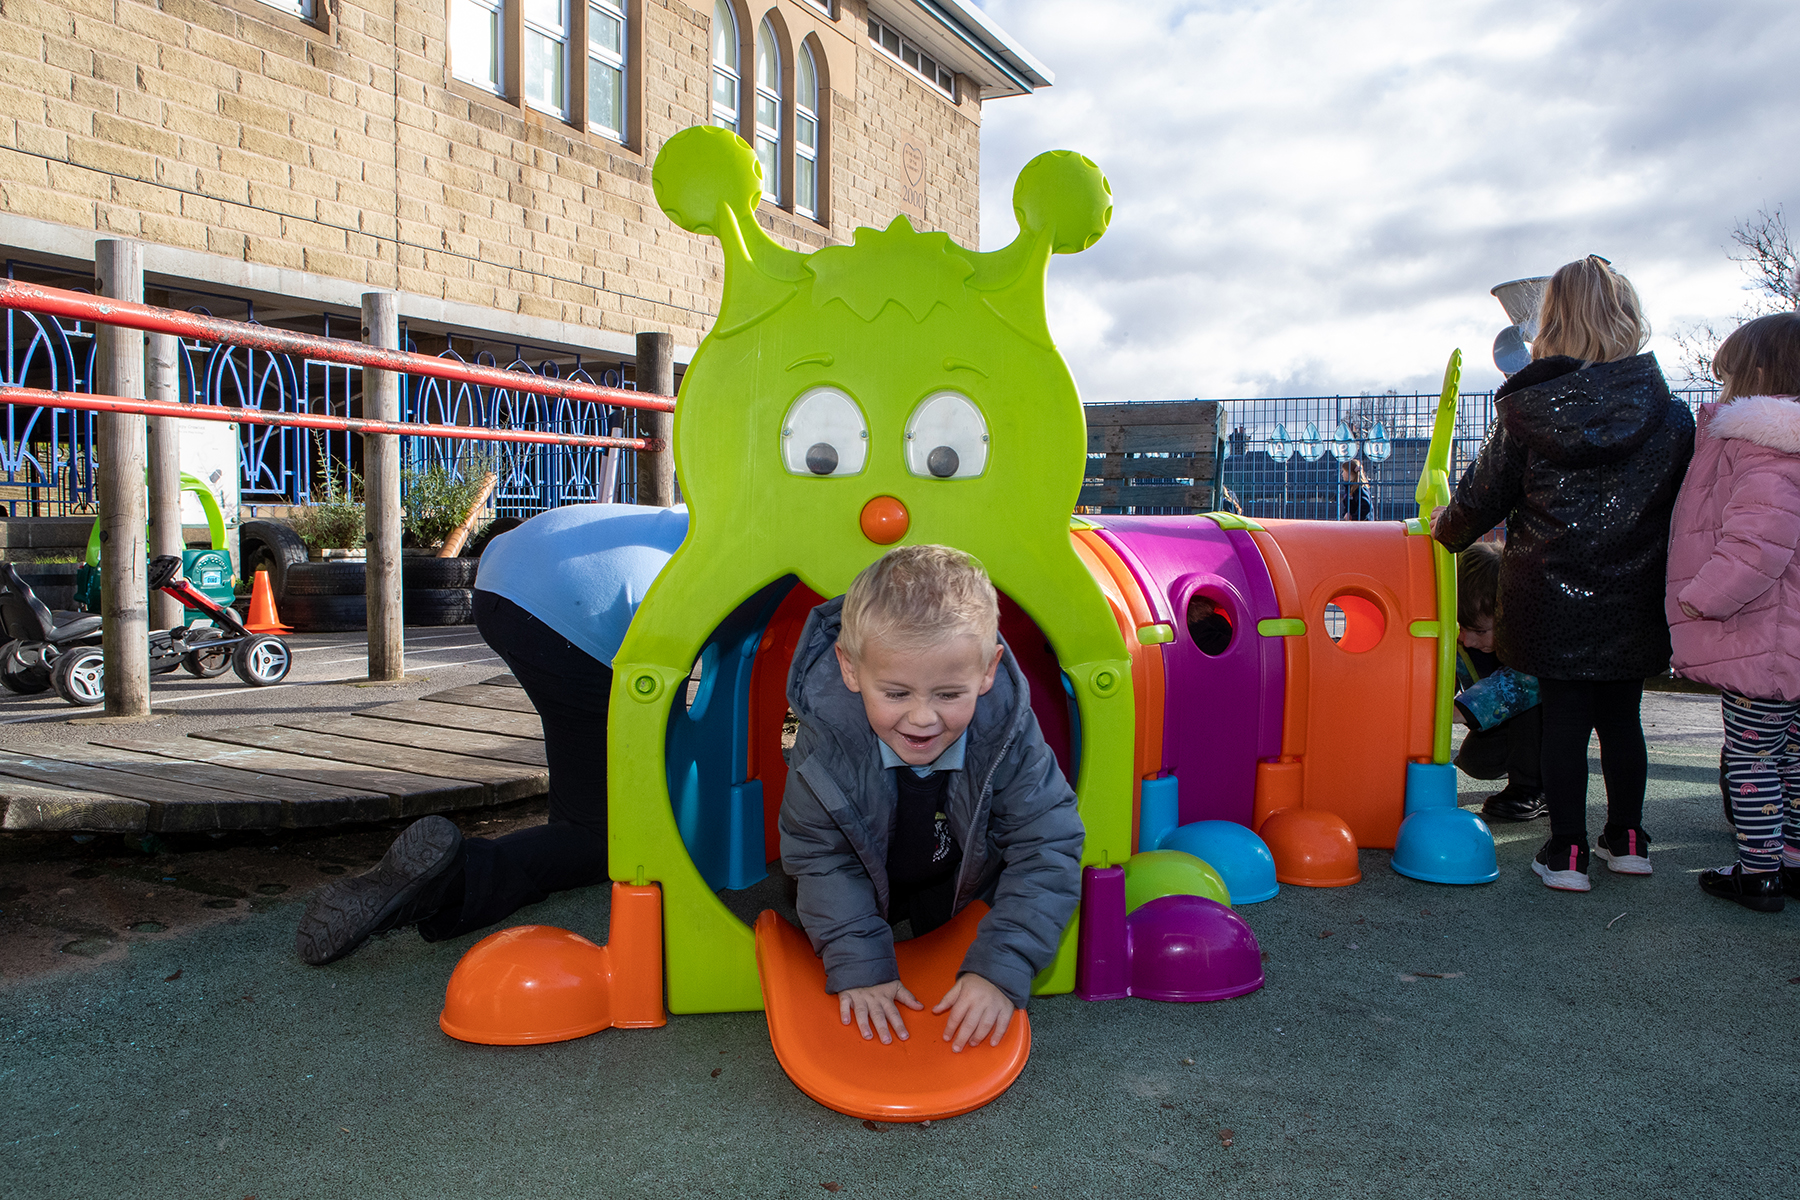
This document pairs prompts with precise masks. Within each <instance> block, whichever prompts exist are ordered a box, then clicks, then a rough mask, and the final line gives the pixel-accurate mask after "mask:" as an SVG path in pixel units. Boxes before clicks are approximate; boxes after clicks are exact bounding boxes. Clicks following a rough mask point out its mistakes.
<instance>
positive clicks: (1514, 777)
mask: <svg viewBox="0 0 1800 1200" xmlns="http://www.w3.org/2000/svg"><path fill="white" fill-rule="evenodd" d="M1543 741H1544V709H1543V706H1542V705H1536V706H1533V707H1531V708H1528V709H1526V710H1525V711H1524V712H1522V713H1520V714H1519V715H1518V716H1516V717H1514V718H1512V719H1511V720H1510V721H1502V722H1500V724H1498V725H1496V726H1494V727H1493V728H1492V729H1471V730H1469V732H1468V733H1467V734H1466V735H1465V736H1464V737H1463V743H1462V748H1461V749H1459V750H1457V752H1456V766H1457V769H1458V770H1460V771H1461V772H1462V773H1463V774H1465V775H1468V776H1470V777H1471V778H1474V779H1505V780H1506V781H1507V782H1508V783H1509V784H1513V785H1515V786H1517V787H1520V788H1523V789H1525V790H1526V791H1530V792H1541V791H1543V790H1544V776H1543V770H1542V767H1541V763H1542V761H1543V749H1542V746H1543Z"/></svg>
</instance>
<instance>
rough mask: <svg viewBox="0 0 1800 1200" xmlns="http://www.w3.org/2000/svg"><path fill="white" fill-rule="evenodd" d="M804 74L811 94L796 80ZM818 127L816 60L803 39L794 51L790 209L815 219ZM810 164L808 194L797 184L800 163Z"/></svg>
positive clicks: (819, 127) (817, 175)
mask: <svg viewBox="0 0 1800 1200" xmlns="http://www.w3.org/2000/svg"><path fill="white" fill-rule="evenodd" d="M802 68H804V74H810V75H811V76H812V95H810V96H807V95H805V94H804V93H803V91H802V89H801V86H800V82H801V79H802V76H803V71H802ZM809 125H810V126H811V127H812V143H811V145H808V144H807V140H806V138H804V137H803V136H801V135H802V134H803V133H804V132H805V130H806V128H807V126H809ZM821 128H822V125H821V122H820V121H819V61H818V59H817V57H815V56H814V54H813V51H812V47H811V46H809V45H807V44H806V43H805V42H801V43H800V45H799V46H798V47H797V48H796V49H795V51H794V211H795V212H797V213H800V214H802V215H803V216H808V217H813V218H815V219H817V217H818V215H819V140H820V130H821ZM802 162H808V163H811V164H812V195H810V196H808V195H805V194H804V193H803V192H802V191H801V186H800V164H801V163H802Z"/></svg>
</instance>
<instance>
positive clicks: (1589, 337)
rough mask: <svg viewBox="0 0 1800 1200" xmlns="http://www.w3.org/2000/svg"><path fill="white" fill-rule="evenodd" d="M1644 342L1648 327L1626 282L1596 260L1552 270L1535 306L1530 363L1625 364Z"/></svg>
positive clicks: (1589, 258) (1593, 257)
mask: <svg viewBox="0 0 1800 1200" xmlns="http://www.w3.org/2000/svg"><path fill="white" fill-rule="evenodd" d="M1649 340H1650V323H1649V322H1648V321H1646V320H1645V319H1644V306H1643V303H1642V302H1641V301H1640V300H1639V299H1638V294H1637V289H1636V288H1634V287H1632V286H1631V280H1629V279H1627V278H1625V276H1623V275H1621V274H1619V273H1618V272H1617V271H1615V270H1613V269H1612V264H1611V263H1609V262H1607V261H1606V260H1605V259H1604V258H1601V257H1600V256H1599V255H1598V254H1590V255H1588V256H1587V257H1586V258H1581V259H1577V260H1575V261H1574V262H1572V263H1565V264H1564V265H1562V266H1560V267H1558V268H1557V269H1556V274H1554V275H1552V276H1551V277H1550V282H1548V283H1546V284H1545V285H1544V293H1543V296H1542V298H1541V299H1540V300H1539V301H1538V335H1537V338H1536V340H1535V341H1533V342H1532V343H1531V357H1532V358H1533V359H1534V360H1535V359H1539V358H1549V357H1550V356H1552V355H1556V354H1566V355H1568V356H1569V357H1570V358H1579V359H1581V360H1583V361H1584V362H1591V363H1606V362H1616V361H1617V360H1619V359H1621V358H1630V357H1631V356H1632V355H1633V354H1636V353H1637V352H1638V351H1639V350H1642V349H1643V348H1644V343H1645V342H1647V341H1649Z"/></svg>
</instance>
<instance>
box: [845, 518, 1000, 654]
mask: <svg viewBox="0 0 1800 1200" xmlns="http://www.w3.org/2000/svg"><path fill="white" fill-rule="evenodd" d="M959 636H969V637H973V638H975V639H976V641H977V642H979V643H980V645H981V647H982V654H983V656H984V657H991V656H992V655H993V653H994V647H995V646H996V645H998V644H999V636H1000V600H999V597H998V596H997V595H996V594H995V592H994V585H993V584H992V583H991V582H989V580H988V577H987V571H986V570H984V569H983V568H982V565H981V563H979V562H978V561H976V559H975V558H974V556H973V555H970V554H965V553H964V552H963V551H961V550H956V549H953V548H951V547H949V546H901V547H899V548H898V549H894V550H889V551H888V552H887V553H886V554H884V555H882V556H881V557H880V558H878V559H876V560H875V561H874V562H873V563H870V564H869V565H868V566H867V567H864V568H863V570H862V573H861V574H860V575H858V576H857V577H856V580H855V581H854V582H853V583H851V585H850V592H849V594H848V595H846V596H845V597H844V608H843V628H842V630H841V631H840V632H839V633H838V645H839V646H841V647H843V650H844V653H845V654H847V655H849V656H850V657H851V658H852V659H857V660H860V659H861V658H862V652H863V648H864V646H866V645H867V644H868V643H869V642H872V641H873V642H881V643H883V644H884V645H889V646H900V647H904V648H906V649H912V650H918V649H925V648H928V647H932V646H940V645H942V644H943V643H945V642H947V641H949V640H950V639H951V638H954V637H959Z"/></svg>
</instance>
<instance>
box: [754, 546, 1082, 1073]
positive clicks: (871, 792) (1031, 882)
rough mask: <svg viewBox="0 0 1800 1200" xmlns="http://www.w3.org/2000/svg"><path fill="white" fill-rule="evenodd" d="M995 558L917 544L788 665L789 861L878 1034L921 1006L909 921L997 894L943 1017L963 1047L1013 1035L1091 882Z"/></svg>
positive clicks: (845, 986) (836, 962)
mask: <svg viewBox="0 0 1800 1200" xmlns="http://www.w3.org/2000/svg"><path fill="white" fill-rule="evenodd" d="M998 624H999V608H998V604H997V600H996V596H995V594H994V588H993V585H992V584H991V583H990V582H989V581H988V578H987V573H986V572H985V571H984V570H983V569H982V567H981V564H980V563H978V562H976V561H975V560H974V559H973V558H971V557H970V556H969V555H967V554H965V553H963V552H962V551H960V550H953V549H951V548H949V547H947V546H903V547H901V548H899V549H896V550H892V551H889V552H888V553H887V554H886V555H884V556H883V557H882V558H881V559H880V560H879V561H877V562H876V563H874V564H873V565H872V566H870V567H868V568H867V569H866V570H864V571H863V572H862V574H860V575H858V576H857V577H856V580H855V582H854V583H852V584H851V586H850V591H849V593H848V594H847V595H845V596H843V597H840V598H838V599H835V600H830V601H827V602H826V603H824V604H821V605H819V606H818V607H817V608H815V609H814V610H813V611H812V614H811V615H810V616H809V617H808V618H807V622H806V627H805V629H804V631H803V632H802V634H801V637H800V646H799V649H798V651H797V652H796V654H795V656H794V665H793V670H792V672H791V673H790V675H789V676H788V701H789V703H790V704H791V705H792V706H793V710H794V714H795V716H796V717H797V718H798V719H799V733H798V736H797V739H796V742H795V745H794V750H793V754H792V756H791V760H790V761H791V770H790V771H789V774H788V783H787V791H786V793H785V795H784V797H783V799H782V804H781V858H782V865H783V867H784V868H785V869H786V871H787V873H788V874H789V875H790V876H791V877H793V879H794V881H795V883H796V887H797V894H796V903H797V906H798V909H799V916H800V923H801V925H802V926H803V927H804V928H805V930H806V934H807V937H808V938H809V939H811V941H812V946H813V950H814V951H815V952H817V953H818V954H819V956H820V957H821V958H822V959H823V960H824V965H825V987H826V990H827V991H829V992H831V993H832V994H834V995H836V996H837V997H838V1014H839V1017H840V1019H841V1020H842V1021H843V1023H844V1024H846V1025H848V1024H850V1023H851V1021H852V1020H854V1021H855V1022H856V1026H857V1028H858V1030H859V1031H860V1032H861V1033H862V1036H863V1037H864V1038H870V1037H880V1039H881V1040H882V1042H883V1043H891V1041H892V1039H893V1037H894V1036H898V1037H900V1038H901V1039H905V1038H906V1037H907V1036H908V1032H907V1028H906V1022H905V1020H904V1019H903V1017H902V1016H901V1012H900V1010H901V1008H909V1009H912V1010H914V1011H919V1010H922V1009H923V1008H924V1004H923V1003H922V1002H921V1001H920V1000H919V999H918V998H916V997H915V996H914V995H913V994H912V992H911V991H909V990H908V989H907V987H906V983H905V981H904V980H902V979H901V978H900V973H899V968H898V966H897V964H896V961H895V957H894V926H895V925H897V924H898V923H900V922H901V921H903V920H905V921H907V922H909V923H910V926H911V930H912V933H913V935H914V936H918V935H920V934H924V933H928V932H930V931H931V930H933V929H936V928H937V927H938V926H940V925H943V924H944V923H945V922H947V921H949V920H950V919H951V918H952V917H954V916H955V915H956V914H957V913H958V912H960V911H962V909H963V908H964V907H966V906H967V905H968V904H969V903H970V902H971V901H973V900H977V899H979V900H983V901H986V902H988V903H989V904H991V905H992V906H993V907H992V910H991V911H990V912H988V913H987V914H986V915H985V916H984V917H982V919H981V924H980V926H979V929H978V932H977V933H976V937H975V941H974V943H973V944H972V945H971V946H970V947H969V950H968V953H967V954H966V955H965V956H964V958H963V961H962V965H961V967H960V968H959V970H958V973H957V980H956V983H955V984H954V985H953V986H952V987H951V988H950V990H949V991H948V992H947V993H945V994H944V996H943V997H942V998H941V999H938V1000H937V1002H936V1004H935V1005H934V1006H933V1008H932V1010H931V1011H932V1012H934V1013H943V1012H946V1011H947V1012H948V1013H949V1014H950V1015H949V1018H948V1020H947V1021H946V1023H945V1027H944V1039H945V1040H946V1041H949V1042H950V1043H951V1048H952V1049H954V1050H958V1051H960V1050H961V1049H962V1048H963V1047H964V1045H966V1044H971V1043H978V1042H980V1041H981V1040H982V1039H983V1038H988V1039H989V1040H990V1043H991V1044H992V1045H996V1046H997V1045H999V1044H1000V1038H1001V1036H1002V1035H1003V1034H1005V1032H1006V1029H1007V1027H1008V1025H1009V1024H1010V1023H1011V1021H1012V1014H1013V1011H1014V1010H1015V1009H1017V1008H1023V1007H1024V1006H1025V1003H1026V1001H1027V999H1028V998H1029V995H1030V991H1031V981H1032V978H1033V976H1035V975H1036V974H1037V973H1038V972H1039V971H1041V970H1043V969H1044V967H1046V966H1048V965H1049V963H1050V960H1051V959H1052V958H1053V957H1054V956H1055V954H1056V948H1057V943H1058V940H1059V939H1060V937H1061V935H1062V931H1063V927H1064V926H1065V925H1066V924H1067V923H1068V921H1069V918H1070V916H1071V915H1072V914H1073V913H1074V911H1075V903H1076V900H1077V898H1078V895H1079V891H1080V877H1081V867H1080V860H1081V846H1082V838H1083V833H1082V827H1081V820H1080V817H1079V816H1078V815H1077V813H1076V807H1075V793H1074V791H1073V789H1071V788H1070V787H1069V784H1068V781H1067V780H1066V779H1064V778H1063V774H1062V771H1061V770H1060V769H1059V768H1058V767H1057V765H1056V758H1055V756H1054V755H1053V754H1052V753H1051V752H1050V749H1049V747H1048V746H1046V745H1045V743H1044V738H1043V735H1042V734H1041V733H1040V732H1039V731H1038V724H1037V719H1036V718H1035V717H1034V716H1033V715H1032V712H1031V703H1030V692H1029V690H1028V688H1027V685H1026V681H1025V677H1024V675H1023V674H1022V673H1021V672H1020V670H1019V666H1018V664H1017V663H1016V662H1015V661H1014V660H1013V656H1012V653H1011V651H1009V650H1008V649H1007V648H1006V646H1005V644H1004V643H1002V642H1001V641H1000V639H999V631H998Z"/></svg>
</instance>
